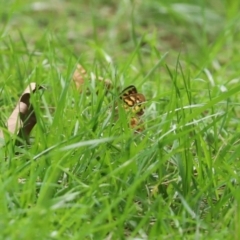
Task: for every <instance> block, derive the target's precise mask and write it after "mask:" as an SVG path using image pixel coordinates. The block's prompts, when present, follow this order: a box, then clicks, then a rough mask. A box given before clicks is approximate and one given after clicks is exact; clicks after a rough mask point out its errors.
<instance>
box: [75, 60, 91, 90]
mask: <svg viewBox="0 0 240 240" xmlns="http://www.w3.org/2000/svg"><path fill="white" fill-rule="evenodd" d="M87 77H88V76H87V71H86V70H85V69H84V68H83V67H82V66H81V65H79V64H78V65H77V68H76V70H75V71H74V73H73V81H74V82H75V85H76V88H77V90H78V91H79V92H82V87H83V84H84V82H85V80H86V79H87Z"/></svg>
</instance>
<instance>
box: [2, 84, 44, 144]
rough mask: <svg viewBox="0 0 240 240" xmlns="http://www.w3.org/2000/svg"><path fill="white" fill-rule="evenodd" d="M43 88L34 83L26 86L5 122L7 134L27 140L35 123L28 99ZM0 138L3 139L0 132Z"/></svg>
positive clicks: (34, 116)
mask: <svg viewBox="0 0 240 240" xmlns="http://www.w3.org/2000/svg"><path fill="white" fill-rule="evenodd" d="M43 88H44V87H43V86H38V85H37V84H36V83H34V82H33V83H30V84H29V85H28V87H27V88H26V89H25V91H24V92H23V94H22V95H21V97H20V99H19V101H18V103H17V105H16V107H15V109H14V110H13V112H12V114H11V116H10V117H9V118H8V120H7V124H6V125H7V129H8V131H9V133H11V134H14V133H15V134H17V135H18V136H19V137H20V138H22V139H25V140H28V137H29V134H30V132H31V130H32V129H33V127H34V126H35V124H36V122H37V119H36V115H35V112H34V109H33V106H32V105H31V103H30V97H31V94H32V93H34V92H35V91H36V90H39V89H43ZM0 138H4V134H3V132H2V131H0Z"/></svg>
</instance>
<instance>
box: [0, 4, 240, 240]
mask: <svg viewBox="0 0 240 240" xmlns="http://www.w3.org/2000/svg"><path fill="white" fill-rule="evenodd" d="M30 3H31V2H29V4H27V3H21V4H20V3H19V4H18V3H12V5H11V6H12V8H13V9H16V12H17V13H18V14H16V12H12V11H11V10H10V9H9V8H8V9H6V11H5V13H4V16H5V17H6V16H8V17H7V18H5V23H4V25H1V29H2V31H1V39H2V42H1V43H0V48H1V51H2V54H1V57H0V69H1V80H0V82H1V88H0V93H1V100H0V104H1V109H2V114H1V121H0V122H1V127H4V123H5V122H6V119H7V117H8V116H9V114H10V113H11V110H12V109H13V107H14V106H15V103H16V101H17V99H18V96H19V95H20V94H21V92H22V90H23V89H24V88H25V86H26V85H28V83H29V82H32V81H34V82H37V83H39V84H45V85H46V86H47V89H48V90H47V91H45V92H44V94H43V95H42V96H39V95H36V96H35V95H34V96H32V102H33V105H34V108H35V112H36V116H37V120H38V123H37V125H36V126H35V128H34V130H33V132H32V134H31V144H30V145H27V144H26V145H24V146H21V147H19V146H18V147H17V146H15V145H14V143H13V142H11V141H9V142H8V143H7V144H6V145H5V146H4V147H2V148H1V149H0V156H1V159H2V161H1V164H0V169H1V170H0V171H1V174H0V176H1V177H0V201H1V204H0V206H1V207H0V214H1V216H4V217H3V218H1V220H0V226H1V229H2V231H1V234H2V237H3V238H11V239H16V238H18V239H33V238H35V239H38V238H39V239H56V238H57V239H61V238H62V239H66V238H69V239H70V238H71V239H79V238H81V239H83V238H86V239H136V238H138V239H168V238H174V239H175V238H176V239H177V238H179V239H182V238H186V239H193V238H194V239H201V238H203V237H208V238H209V239H211V238H213V239H219V238H222V237H226V238H227V237H229V236H231V237H232V238H234V237H235V238H236V239H237V236H238V235H239V234H238V218H239V211H238V202H239V193H238V192H239V191H238V181H239V177H238V175H239V161H238V160H239V150H238V138H239V133H238V130H239V126H238V125H239V124H238V116H239V106H238V105H239V104H238V102H239V96H238V92H239V90H240V87H239V84H238V83H239V79H238V75H239V70H238V69H239V68H238V65H239V64H238V62H239V61H238V53H237V51H235V49H236V48H237V47H238V42H239V41H238V40H239V39H238V36H237V34H235V29H237V28H238V21H236V19H238V13H237V12H236V11H233V10H231V9H235V8H234V3H229V4H228V6H226V9H223V8H222V10H219V9H217V8H214V7H212V6H214V4H215V2H214V1H210V2H209V3H208V4H203V3H202V5H198V4H197V2H191V5H190V2H189V1H185V5H183V3H181V4H179V3H178V4H176V3H175V1H169V2H168V3H166V4H160V3H158V2H157V1H153V0H152V1H146V2H144V3H143V4H140V3H135V5H134V6H133V5H132V3H130V2H124V3H123V2H122V3H118V4H117V3H112V4H111V5H108V4H107V3H105V2H104V1H96V5H91V6H87V5H85V4H83V3H75V2H70V3H62V4H63V7H66V11H62V10H61V7H59V8H58V11H56V12H55V15H56V19H57V20H58V21H56V19H55V20H53V21H54V23H55V24H56V25H55V26H54V27H56V29H57V28H60V27H61V26H64V27H63V28H61V30H62V31H60V32H56V33H55V32H54V29H53V26H52V25H51V23H49V25H48V27H47V28H46V29H44V30H43V28H42V25H41V24H40V23H39V22H41V23H42V21H41V19H42V18H43V16H45V15H47V16H48V18H47V19H52V17H51V16H52V15H51V11H50V12H49V11H45V10H44V15H42V13H41V11H43V10H41V11H39V12H38V14H37V16H36V17H35V18H33V22H30V21H29V19H28V17H27V16H26V15H24V14H23V13H26V12H27V13H28V16H30V17H31V19H32V17H33V16H34V14H35V13H34V11H36V10H34V9H35V8H33V7H32V5H31V4H30ZM126 3H128V4H126ZM64 4H66V5H64ZM186 4H187V5H186ZM46 6H48V5H46ZM79 6H81V7H82V8H81V9H84V11H83V10H81V11H82V12H84V14H83V16H85V17H86V18H85V20H84V23H85V26H83V25H81V26H79V25H80V24H79V23H80V22H81V21H83V19H82V17H83V16H82V15H79V16H78V14H76V9H77V7H79ZM183 6H184V8H183ZM133 7H134V8H133ZM130 8H131V11H129V10H130ZM88 10H91V11H88ZM125 10H126V11H125ZM180 10H181V11H180ZM183 10H184V11H183ZM193 10H194V13H195V14H193ZM87 11H88V12H89V14H86V12H87ZM113 13H114V14H113ZM124 13H126V17H125V18H124V19H123V18H122V16H123V15H124ZM185 13H187V14H185ZM1 14H2V17H4V16H3V13H1ZM104 14H106V15H107V16H108V18H105V19H104V18H102V16H103V15H104ZM104 16H105V15H104ZM149 16H154V18H153V17H149ZM148 17H149V18H148ZM16 19H17V20H18V21H19V22H20V23H21V24H23V25H22V26H23V27H22V28H21V31H17V32H16V31H14V29H13V26H14V24H15V26H18V23H17V22H16ZM99 19H102V21H98V20H99ZM108 19H111V21H108ZM119 19H121V21H119ZM209 19H215V20H216V19H222V20H223V21H222V23H223V24H222V25H221V24H220V23H219V22H218V21H215V20H214V21H213V22H211V23H210V22H209ZM179 20H181V21H179ZM45 23H46V22H45ZM70 23H71V24H72V25H71V24H70ZM39 24H40V25H39ZM211 24H212V25H213V26H212V25H211ZM209 25H211V26H212V27H214V26H215V28H216V31H214V32H213V31H211V29H210V26H209ZM223 25H224V26H223ZM36 26H38V27H39V29H42V30H43V32H41V31H37V32H36ZM79 29H82V30H83V34H82V35H81V34H80V32H79V31H78V30H79ZM89 29H90V30H89ZM159 29H160V30H161V31H160V30H159ZM209 29H210V30H209ZM68 31H69V32H68ZM71 31H72V32H71ZM33 32H34V33H36V35H35V34H34V35H33V34H32V33H33ZM89 32H90V33H89ZM67 33H68V34H70V33H72V35H71V36H72V37H71V39H69V38H68V37H67V36H68V34H67ZM114 34H116V36H119V34H122V38H118V37H114V36H115V35H114ZM78 36H80V38H79V39H81V40H82V41H79V40H78ZM168 39H171V41H170V40H168ZM180 42H182V43H183V45H181V43H180ZM113 46H114V47H113ZM181 46H183V47H181ZM79 49H82V51H80V50H79ZM180 50H181V53H179V52H180ZM78 62H81V64H82V65H83V66H85V67H86V69H88V70H91V71H92V72H94V73H95V75H97V76H103V77H104V78H109V79H111V80H112V81H113V83H114V84H113V86H114V87H113V89H112V90H111V91H110V92H109V93H108V94H107V95H106V93H105V91H104V88H103V87H102V86H100V85H98V84H97V83H96V85H91V83H90V82H89V83H86V88H88V89H90V94H87V92H86V91H83V93H82V94H79V93H78V92H77V91H76V89H74V87H73V84H72V74H73V71H74V69H75V66H76V64H77V63H78ZM130 84H134V85H136V86H137V87H138V88H139V90H140V92H143V93H144V94H145V96H146V98H147V102H146V104H145V108H146V109H145V115H144V116H143V121H144V124H145V130H144V131H143V132H141V133H140V134H135V133H134V131H132V129H129V127H128V120H127V119H128V116H127V113H126V112H125V111H120V113H121V114H120V117H119V118H118V120H116V119H115V118H114V109H115V106H116V104H118V103H119V90H118V86H121V87H122V88H123V87H125V86H128V85H130ZM97 93H98V94H97ZM16 152H17V153H18V154H16Z"/></svg>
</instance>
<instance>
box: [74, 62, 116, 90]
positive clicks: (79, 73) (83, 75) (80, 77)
mask: <svg viewBox="0 0 240 240" xmlns="http://www.w3.org/2000/svg"><path fill="white" fill-rule="evenodd" d="M90 75H91V76H92V79H97V80H99V81H100V82H103V83H104V84H105V87H106V88H107V89H110V88H111V87H112V82H111V80H109V79H104V78H103V77H97V78H96V76H95V75H94V74H93V73H90ZM87 79H91V78H90V77H89V75H88V73H87V71H86V70H85V69H84V68H83V66H81V65H80V64H78V65H77V68H76V70H75V71H74V73H73V81H74V82H75V85H76V88H77V90H78V91H79V92H80V93H81V92H82V90H83V85H84V82H85V81H86V80H87Z"/></svg>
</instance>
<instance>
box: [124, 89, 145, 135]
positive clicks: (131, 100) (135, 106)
mask: <svg viewBox="0 0 240 240" xmlns="http://www.w3.org/2000/svg"><path fill="white" fill-rule="evenodd" d="M120 99H121V100H122V101H123V103H124V106H123V107H124V109H126V111H131V120H130V126H131V128H134V129H136V131H137V132H141V131H142V130H143V127H142V126H140V125H142V121H141V119H140V117H141V116H142V115H143V114H144V107H143V103H144V102H145V101H146V98H145V96H144V95H143V94H142V93H138V91H137V88H136V87H135V86H134V85H130V86H128V87H126V88H125V89H124V90H123V91H122V92H121V94H120Z"/></svg>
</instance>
